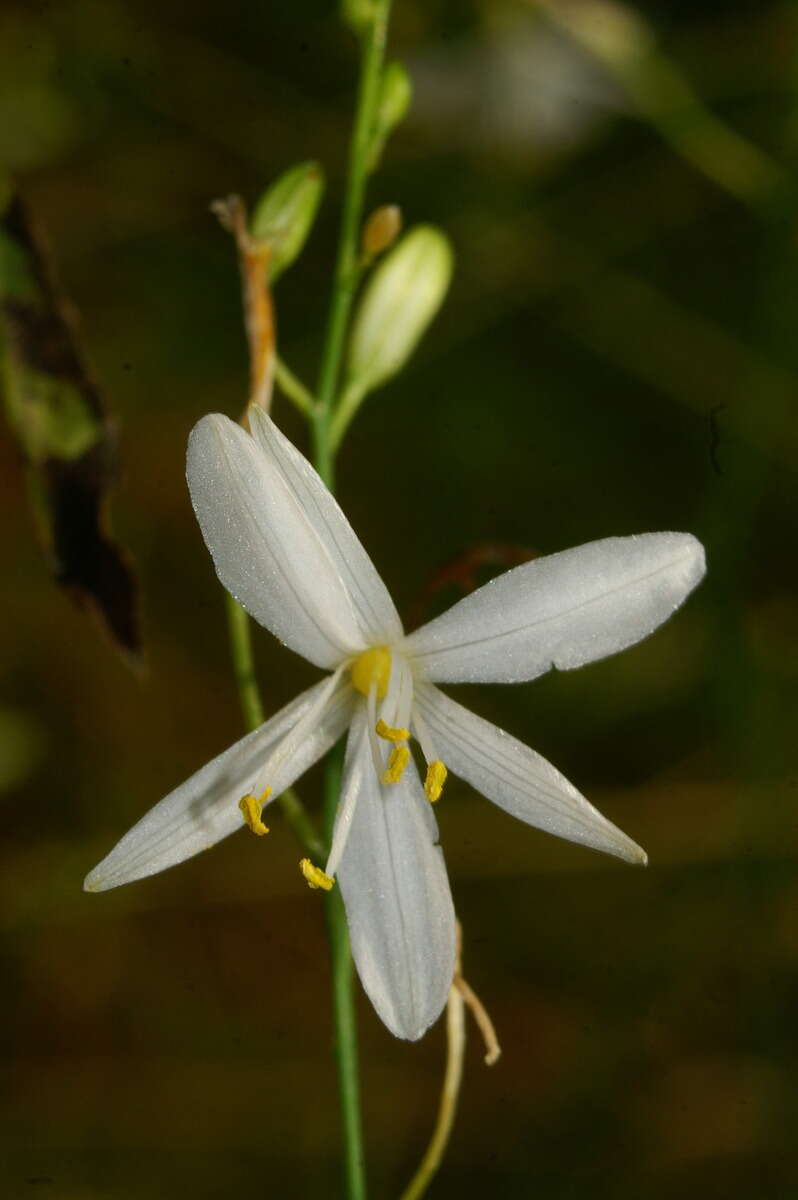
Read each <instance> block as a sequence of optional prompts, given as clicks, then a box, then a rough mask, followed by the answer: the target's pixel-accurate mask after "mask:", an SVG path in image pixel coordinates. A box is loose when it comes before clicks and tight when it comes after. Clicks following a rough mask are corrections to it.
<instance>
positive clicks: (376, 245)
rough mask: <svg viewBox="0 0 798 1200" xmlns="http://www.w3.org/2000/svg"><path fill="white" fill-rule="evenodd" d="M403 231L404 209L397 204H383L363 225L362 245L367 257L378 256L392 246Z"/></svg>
mask: <svg viewBox="0 0 798 1200" xmlns="http://www.w3.org/2000/svg"><path fill="white" fill-rule="evenodd" d="M401 231H402V210H401V208H399V206H398V205H397V204H381V205H380V207H379V208H375V209H374V212H373V213H372V214H371V216H370V217H369V219H368V220H367V221H366V224H365V225H364V226H363V236H362V238H361V246H362V249H363V253H364V254H365V256H366V258H368V259H372V258H376V257H377V255H378V254H382V253H384V251H385V250H387V249H388V247H389V246H392V245H393V244H394V242H395V241H396V239H397V238H398V236H399V234H400V233H401Z"/></svg>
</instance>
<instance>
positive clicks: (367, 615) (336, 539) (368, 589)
mask: <svg viewBox="0 0 798 1200" xmlns="http://www.w3.org/2000/svg"><path fill="white" fill-rule="evenodd" d="M249 422H250V426H251V428H252V435H253V437H254V438H255V440H256V441H257V442H258V444H259V445H260V447H261V449H262V450H263V452H264V454H266V455H267V456H269V457H270V458H271V460H272V462H273V463H274V465H275V466H276V467H277V469H278V471H280V473H281V474H282V476H283V479H284V480H285V482H286V484H287V485H288V487H289V488H290V489H291V491H292V492H293V493H294V496H295V497H296V500H297V503H298V504H299V506H300V507H301V508H302V509H303V511H304V512H305V514H306V516H307V518H308V520H309V521H310V523H311V524H312V526H313V528H314V529H315V530H316V533H317V534H318V536H319V538H320V540H321V541H322V542H323V543H324V545H325V547H326V549H327V552H328V553H329V555H330V558H331V559H332V560H333V562H334V564H335V567H336V570H337V571H338V574H339V575H340V577H341V579H342V580H343V582H344V585H345V587H346V589H347V591H348V592H349V596H350V598H351V601H352V604H353V606H354V609H355V612H356V614H357V619H358V624H359V626H360V632H361V634H362V635H363V637H364V639H365V641H366V642H367V643H368V644H369V645H370V646H374V645H391V644H392V643H393V642H396V641H397V640H398V639H399V638H400V637H401V636H402V632H403V631H402V623H401V621H400V620H399V614H398V613H397V611H396V608H395V607H394V603H393V600H392V599H391V596H390V593H389V592H388V589H387V588H386V586H385V584H384V583H383V582H382V580H381V579H380V577H379V575H378V574H377V570H376V568H375V566H374V564H373V562H372V561H371V559H370V558H369V556H368V554H367V553H366V551H365V550H364V549H363V546H362V545H361V543H360V541H359V540H358V538H357V536H356V534H355V531H354V530H353V528H352V526H351V525H350V524H349V522H348V521H347V519H346V517H345V516H344V514H343V512H342V510H341V508H340V506H339V505H338V503H337V501H336V499H335V497H334V496H333V494H332V492H330V491H329V490H328V489H327V487H326V486H325V485H324V483H322V481H321V479H320V477H319V475H318V474H317V472H316V471H314V469H313V467H312V466H311V465H310V463H309V462H308V460H307V459H306V458H305V456H304V455H303V454H300V452H299V451H298V450H297V448H296V446H295V445H294V444H293V442H290V441H289V440H288V438H287V437H285V435H284V434H283V433H281V431H280V430H279V429H278V428H277V426H276V425H275V423H274V421H272V419H271V418H270V417H268V416H267V415H266V413H265V412H264V411H263V409H260V408H251V409H250V413H249Z"/></svg>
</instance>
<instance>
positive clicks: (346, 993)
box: [324, 746, 366, 1200]
mask: <svg viewBox="0 0 798 1200" xmlns="http://www.w3.org/2000/svg"><path fill="white" fill-rule="evenodd" d="M341 750H342V747H341V746H338V747H337V748H336V749H335V750H333V751H332V753H331V754H330V756H329V758H328V760H327V771H326V775H325V779H324V827H325V833H326V835H327V839H328V841H332V832H333V827H334V825H335V813H336V810H337V807H338V796H339V792H340V787H341V767H342V754H341ZM324 900H325V907H326V910H327V934H328V937H329V939H330V966H331V971H332V994H333V1021H334V1026H335V1028H334V1039H335V1040H334V1045H335V1060H336V1064H337V1067H338V1096H339V1102H340V1106H341V1120H342V1123H343V1132H344V1147H345V1153H344V1180H345V1186H346V1195H347V1197H348V1200H365V1196H366V1174H365V1161H364V1156H363V1132H362V1126H361V1120H360V1086H359V1083H358V1070H357V1021H356V1017H355V992H354V974H353V970H352V954H351V951H350V949H349V931H348V929H347V925H346V912H345V911H344V903H343V900H342V899H341V892H340V889H339V888H338V887H335V888H333V889H332V891H330V892H327V893H326V894H325V897H324Z"/></svg>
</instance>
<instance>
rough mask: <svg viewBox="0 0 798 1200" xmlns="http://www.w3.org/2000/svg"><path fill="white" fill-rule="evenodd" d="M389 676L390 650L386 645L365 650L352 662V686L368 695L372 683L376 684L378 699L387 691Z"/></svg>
mask: <svg viewBox="0 0 798 1200" xmlns="http://www.w3.org/2000/svg"><path fill="white" fill-rule="evenodd" d="M390 678H391V652H390V650H389V649H388V647H387V646H375V647H374V649H373V650H366V651H364V652H363V654H361V655H360V658H356V659H355V661H354V662H353V663H352V687H354V688H357V690H358V691H359V692H362V693H363V695H364V696H368V694H369V692H370V691H371V687H372V684H374V685H376V689H377V695H378V696H379V698H380V700H382V698H383V697H384V696H385V695H386V693H387V691H388V682H389V680H390Z"/></svg>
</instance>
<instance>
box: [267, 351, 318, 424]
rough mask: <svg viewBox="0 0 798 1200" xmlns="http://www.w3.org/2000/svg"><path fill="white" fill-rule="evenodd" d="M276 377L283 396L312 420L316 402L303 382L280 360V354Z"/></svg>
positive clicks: (276, 363) (277, 358)
mask: <svg viewBox="0 0 798 1200" xmlns="http://www.w3.org/2000/svg"><path fill="white" fill-rule="evenodd" d="M274 377H275V379H276V380H277V386H278V387H279V388H280V391H281V392H282V393H283V395H284V396H287V397H288V399H289V400H290V401H291V403H292V404H294V405H295V406H296V407H297V408H298V409H299V411H300V412H301V413H304V415H305V416H306V417H308V418H310V416H311V415H312V413H313V410H314V408H315V407H316V401H315V400H314V398H313V395H312V393H311V392H310V391H309V390H308V388H306V387H305V385H304V383H303V382H302V380H301V379H298V378H297V377H296V375H295V374H294V372H293V371H292V370H291V369H290V367H289V366H288V365H287V364H286V363H284V362H283V360H282V359H281V358H280V356H279V354H278V355H277V357H276V358H275V360H274Z"/></svg>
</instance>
